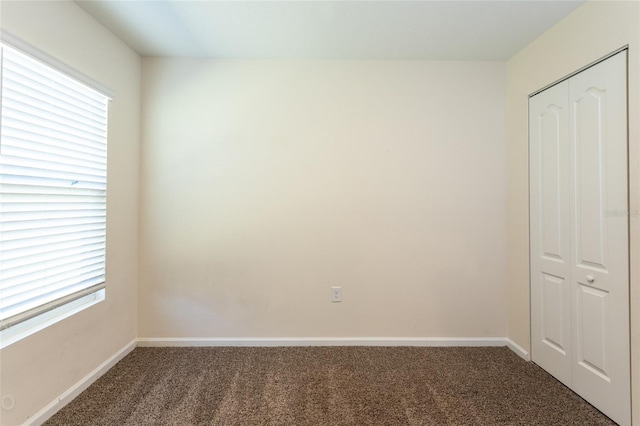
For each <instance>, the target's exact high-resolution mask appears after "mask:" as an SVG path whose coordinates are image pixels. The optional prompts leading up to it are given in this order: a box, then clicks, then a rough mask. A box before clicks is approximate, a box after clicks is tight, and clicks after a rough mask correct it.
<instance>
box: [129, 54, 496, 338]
mask: <svg viewBox="0 0 640 426" xmlns="http://www.w3.org/2000/svg"><path fill="white" fill-rule="evenodd" d="M142 75H143V84H142V86H143V88H142V93H143V95H142V100H143V118H142V123H143V124H142V126H143V148H142V152H143V161H142V172H141V173H142V187H141V209H142V210H141V242H140V244H141V245H140V253H141V264H140V272H141V273H140V280H141V282H140V298H139V312H140V316H139V336H140V337H209V338H210V337H503V336H505V335H506V286H505V285H506V283H505V279H506V251H505V244H506V227H505V220H506V215H505V205H506V197H505V192H506V180H505V178H506V169H505V167H506V165H505V159H506V147H505V133H504V132H505V130H504V129H505V121H504V111H505V84H506V83H505V64H504V63H492V62H487V63H482V62H459V63H456V62H448V63H446V62H421V61H406V62H392V61H389V62H385V61H218V60H180V59H150V58H149V59H147V58H145V59H143V74H142ZM331 286H342V289H343V302H342V303H341V304H332V303H330V287H331Z"/></svg>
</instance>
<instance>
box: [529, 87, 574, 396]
mask: <svg viewBox="0 0 640 426" xmlns="http://www.w3.org/2000/svg"><path fill="white" fill-rule="evenodd" d="M568 99H569V85H568V82H564V83H560V84H558V85H556V86H553V87H552V88H550V89H548V90H545V91H544V92H542V93H539V94H538V95H536V96H534V97H532V98H531V100H530V103H529V126H530V132H531V135H530V159H531V165H530V173H531V206H530V207H531V208H530V215H531V298H532V301H533V303H532V311H531V338H532V348H531V355H532V359H533V361H534V362H536V363H537V364H538V365H540V366H541V367H542V368H544V369H545V370H547V371H549V372H550V373H551V374H553V375H554V376H555V377H556V378H558V379H559V380H560V381H562V382H563V383H565V384H566V385H570V384H571V315H570V313H571V286H570V284H571V280H570V279H569V277H570V271H571V265H570V262H569V258H570V248H571V241H570V210H569V209H570V206H569V204H570V203H569V201H570V200H569V199H568V198H567V196H566V194H567V193H568V191H569V170H568V168H567V167H566V166H565V165H566V164H567V163H568V161H569V129H568V122H569V120H568V118H569V104H568Z"/></svg>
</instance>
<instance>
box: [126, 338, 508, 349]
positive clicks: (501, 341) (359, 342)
mask: <svg viewBox="0 0 640 426" xmlns="http://www.w3.org/2000/svg"><path fill="white" fill-rule="evenodd" d="M138 346H142V347H167V346H172V347H179V346H257V347H264V346H508V341H507V339H505V338H504V337H442V338H440V337H256V338H251V337H238V338H224V337H199V338H195V337H191V338H189V337H185V338H182V337H141V338H139V339H138Z"/></svg>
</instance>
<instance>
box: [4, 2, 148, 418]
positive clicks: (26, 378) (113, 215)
mask: <svg viewBox="0 0 640 426" xmlns="http://www.w3.org/2000/svg"><path fill="white" fill-rule="evenodd" d="M1 8H2V9H1V14H2V15H1V23H2V28H3V30H7V31H9V32H10V33H11V34H13V35H15V36H17V37H19V38H21V39H22V40H24V41H26V42H28V43H31V44H33V45H35V46H37V47H38V48H39V49H41V50H43V51H45V52H46V53H48V54H50V55H52V56H54V57H56V58H57V59H59V60H61V61H63V62H65V63H67V64H68V65H70V66H72V67H74V68H76V69H77V70H79V71H81V72H83V73H85V74H87V75H89V76H90V77H92V78H94V79H96V80H98V81H100V82H101V83H103V84H104V85H106V86H108V87H109V88H111V89H112V90H113V91H114V92H115V99H114V100H113V101H112V102H111V105H110V107H109V154H108V155H109V157H108V166H109V181H108V207H107V208H108V212H107V214H108V219H107V293H106V300H105V301H104V302H102V303H99V304H97V305H95V306H93V307H91V308H89V309H87V310H85V311H83V312H81V313H78V314H76V315H74V316H72V317H70V318H67V319H65V320H63V321H61V322H59V323H57V324H55V325H53V326H51V327H49V328H47V329H45V330H43V331H40V332H38V333H36V334H34V335H32V336H30V337H28V338H26V339H24V340H22V341H19V342H17V343H15V344H13V345H11V346H9V347H7V348H5V349H3V350H2V351H1V352H0V374H1V384H0V386H1V388H0V395H1V396H2V397H5V396H10V397H12V398H13V400H14V402H15V406H14V407H13V408H12V409H10V410H2V412H1V418H0V424H2V425H3V426H4V425H16V424H20V423H22V422H23V421H25V420H26V419H27V417H29V416H33V415H34V414H35V413H36V412H38V411H39V410H41V409H42V408H43V407H45V406H46V405H47V404H49V403H50V402H52V401H53V400H54V398H57V397H58V396H60V394H62V393H63V392H64V391H66V390H67V389H68V388H69V387H71V386H72V385H74V384H75V383H76V382H77V381H78V380H80V379H81V378H82V377H84V376H85V375H87V374H88V373H89V372H91V371H92V370H93V369H94V368H96V367H97V366H98V365H100V364H101V363H102V362H104V361H105V360H106V359H107V358H109V357H110V356H111V355H113V354H114V353H115V352H116V351H118V350H119V349H121V348H122V347H123V346H125V345H126V344H127V343H129V342H130V341H131V340H132V339H134V338H135V337H136V321H137V320H136V315H137V314H136V307H137V303H136V299H137V293H136V285H137V263H138V247H137V246H138V244H137V234H138V224H137V223H138V221H137V217H138V160H139V153H138V151H139V122H140V114H139V110H140V95H139V92H140V83H139V82H140V58H139V57H138V55H136V54H135V53H134V52H133V51H131V50H130V49H129V48H128V47H126V46H125V45H124V44H123V43H122V42H121V41H120V40H118V39H117V38H116V37H115V36H113V35H112V34H111V33H109V32H108V31H107V30H105V29H104V28H103V27H102V26H100V25H98V24H97V23H96V22H95V21H94V20H93V18H91V17H89V16H88V15H87V14H86V13H85V12H84V11H83V10H82V9H80V8H79V7H78V6H77V5H76V4H75V3H73V2H67V1H64V2H58V1H55V2H26V1H23V2H6V1H3V2H2V5H1Z"/></svg>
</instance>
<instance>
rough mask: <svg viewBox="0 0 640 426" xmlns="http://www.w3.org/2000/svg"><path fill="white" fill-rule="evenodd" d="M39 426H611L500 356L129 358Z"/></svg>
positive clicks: (177, 352)
mask: <svg viewBox="0 0 640 426" xmlns="http://www.w3.org/2000/svg"><path fill="white" fill-rule="evenodd" d="M46 424H47V425H110V426H111V425H148V424H155V425H195V424H198V425H200V424H211V425H243V426H244V425H581V426H584V425H612V424H614V423H612V422H611V421H610V420H609V419H608V418H606V417H605V416H603V415H602V414H601V413H600V412H599V411H597V410H596V409H594V408H593V407H592V406H591V405H589V404H588V403H586V402H585V401H583V400H582V399H581V398H580V397H578V396H577V395H576V394H574V393H573V392H571V391H570V390H568V389H567V388H566V387H564V386H563V385H562V384H560V383H559V382H558V381H556V380H555V379H553V378H552V377H551V376H550V375H549V374H547V373H546V372H545V371H543V370H542V369H540V368H538V367H536V366H535V365H534V364H531V363H527V362H525V361H523V360H522V359H520V358H518V357H517V356H516V355H515V354H514V353H512V352H511V351H510V350H509V349H507V348H416V347H396V348H389V347H305V348H296V347H288V348H137V349H135V350H134V351H133V352H132V353H131V354H129V355H128V356H127V357H126V358H124V359H123V360H122V361H120V362H119V363H118V364H117V365H116V366H115V367H113V368H112V369H111V370H110V371H109V372H108V373H107V374H105V375H104V376H103V377H102V378H100V379H99V380H98V381H96V382H95V383H94V384H93V385H92V386H91V387H89V388H88V389H87V390H86V391H85V392H83V393H82V394H81V395H80V396H79V397H78V398H76V399H75V400H74V401H73V402H72V403H70V404H69V405H67V406H66V407H65V408H64V409H62V410H61V411H60V412H59V413H58V414H56V415H55V416H53V417H52V418H51V419H50V420H49V421H48V422H47V423H46Z"/></svg>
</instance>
